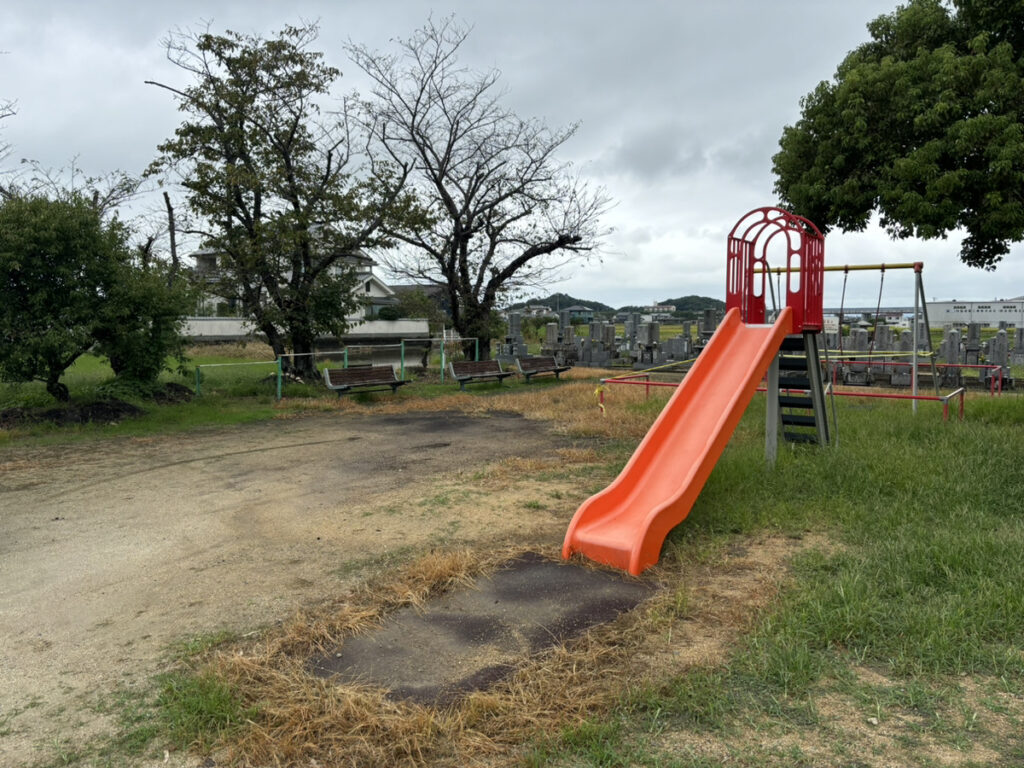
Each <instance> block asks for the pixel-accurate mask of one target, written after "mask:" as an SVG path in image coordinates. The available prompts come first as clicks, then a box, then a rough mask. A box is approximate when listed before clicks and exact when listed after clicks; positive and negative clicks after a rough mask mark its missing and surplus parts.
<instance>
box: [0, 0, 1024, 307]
mask: <svg viewBox="0 0 1024 768" xmlns="http://www.w3.org/2000/svg"><path fill="white" fill-rule="evenodd" d="M896 4H897V2H896V0H856V2H848V1H845V0H777V1H776V2H772V3H767V2H761V1H760V0H715V1H712V0H707V1H706V2H697V1H696V0H671V1H670V0H663V1H662V0H629V2H626V0H615V1H613V0H545V1H544V2H541V1H539V0H517V1H516V2H488V1H486V0H475V1H471V0H448V1H447V2H420V1H418V0H337V1H336V2H307V1H306V0H294V1H293V2H290V3H279V2H259V1H258V0H251V1H250V2H229V1H227V0H208V1H207V2H194V1H193V0H178V1H177V2H173V3H146V2H141V1H140V0H134V1H133V2H126V1H122V0H106V1H103V0H90V2H81V1H80V0H74V1H69V2H58V1H55V0H44V1H43V2H39V0H36V1H35V2H23V1H22V0H13V1H12V0H7V2H5V3H4V8H3V13H2V14H0V51H3V52H4V55H2V56H0V100H3V99H10V100H14V101H15V102H16V105H17V114H16V115H15V116H14V117H11V118H8V119H7V120H6V121H4V123H3V124H2V129H3V132H2V134H0V138H2V139H3V141H6V142H7V143H9V144H11V145H12V148H13V151H12V154H11V156H10V157H9V158H8V160H7V163H6V164H7V165H8V166H11V165H15V164H17V162H18V160H19V159H20V158H31V159H34V160H37V161H39V162H41V163H42V164H43V165H44V166H49V167H59V166H63V165H66V164H67V162H68V160H69V159H70V158H72V157H77V158H78V164H79V165H80V166H81V167H82V169H83V170H84V171H86V172H88V173H102V172H106V171H110V170H114V169H121V170H124V171H128V172H131V173H140V172H141V171H142V170H143V169H144V168H145V167H146V165H147V164H148V163H149V162H150V161H151V160H152V159H153V157H154V154H155V148H156V146H157V144H158V143H160V142H161V141H162V140H164V139H165V138H167V137H169V136H170V135H171V134H172V133H173V131H174V129H175V127H176V126H177V125H178V123H179V116H178V114H177V112H176V110H175V105H174V103H173V102H172V100H171V98H170V96H169V94H167V93H166V92H165V91H162V90H160V89H158V88H154V87H152V86H147V85H145V84H144V83H143V81H144V80H147V79H155V80H161V81H164V82H174V81H175V79H176V78H179V75H178V73H177V72H176V70H175V68H174V67H173V66H172V65H171V64H170V63H168V62H167V60H166V58H165V56H164V49H163V47H162V45H161V40H162V39H163V38H164V37H165V36H166V35H167V33H168V31H169V30H171V29H173V28H176V27H178V28H188V27H192V28H198V27H200V26H202V25H203V23H204V22H205V21H209V22H212V29H213V30H214V31H223V30H224V29H233V30H236V31H239V32H253V33H258V34H264V35H270V34H273V33H274V32H276V31H277V30H279V29H280V28H281V27H282V26H283V25H285V24H288V23H297V22H299V21H301V20H319V23H320V27H321V35H320V40H319V47H320V49H321V50H323V51H324V52H325V53H326V54H327V57H328V60H329V61H330V63H332V64H334V65H336V66H338V67H339V68H340V69H341V70H342V72H343V75H344V76H343V77H342V79H341V80H340V81H339V84H338V95H342V94H343V93H345V92H347V91H349V90H352V89H353V88H359V87H360V85H361V81H360V79H359V77H358V73H357V72H356V71H355V68H354V66H352V65H351V63H350V62H348V61H347V59H346V58H345V55H344V51H343V45H344V43H345V42H346V41H348V40H349V39H351V40H353V41H355V42H358V43H365V44H366V45H368V46H370V47H371V48H376V49H387V48H388V46H389V39H390V38H392V37H394V36H401V37H405V36H408V35H409V34H410V33H411V32H412V31H413V30H414V29H416V28H417V27H419V26H421V25H422V24H423V22H424V21H425V20H426V19H427V17H428V15H430V14H431V13H433V15H434V16H435V17H440V16H444V15H447V14H449V13H455V14H456V16H457V17H458V18H459V19H461V20H462V21H463V22H465V23H467V24H469V25H471V26H472V27H473V32H472V34H471V36H470V39H469V40H468V42H467V45H466V46H465V48H464V49H463V54H462V61H463V63H465V64H467V65H469V66H471V67H474V68H491V67H497V68H498V69H500V70H501V72H502V81H503V83H504V85H505V86H506V88H507V89H508V96H507V98H508V100H509V104H510V105H511V106H513V107H514V108H515V109H516V110H517V111H518V112H519V113H520V115H521V116H523V117H538V118H542V119H543V120H545V121H546V122H547V123H548V124H549V125H550V126H561V125H566V124H568V123H571V122H574V121H580V123H581V125H580V129H579V132H578V134H577V135H576V136H575V137H574V138H573V140H572V141H571V142H570V143H569V144H567V145H566V147H565V152H564V154H563V158H564V159H566V160H571V161H572V162H573V163H575V164H576V165H577V166H578V167H579V168H581V169H582V171H583V173H584V174H585V176H586V177H587V178H588V179H590V180H591V181H592V183H594V184H596V185H600V186H603V187H604V188H605V189H606V190H607V192H608V194H609V195H610V197H611V198H612V199H613V200H614V201H615V204H616V205H615V208H614V209H613V210H612V211H611V212H610V213H609V214H608V217H607V224H608V225H610V226H612V227H614V229H615V232H614V234H613V235H612V236H611V237H609V238H608V240H607V241H606V243H605V248H604V256H603V258H602V260H601V261H600V262H592V263H590V264H589V265H582V266H580V267H579V268H578V269H576V270H575V272H573V273H572V275H571V276H570V278H569V279H568V280H566V281H564V282H562V283H559V284H557V285H553V286H551V288H552V290H553V291H554V290H560V291H564V292H566V293H570V294H572V295H574V296H579V297H582V298H585V299H592V300H597V301H601V302H604V303H607V304H611V305H613V306H621V305H624V304H646V303H650V302H654V301H659V300H662V299H665V298H669V297H677V296H683V295H687V294H700V295H706V296H714V297H718V298H724V293H725V287H724V286H725V238H726V235H727V234H728V232H729V230H730V229H731V228H732V226H733V224H734V223H735V222H736V221H737V219H739V218H740V217H741V216H742V215H743V214H745V213H746V212H747V211H749V210H751V209H753V208H757V207H760V206H764V205H773V204H774V203H775V197H774V195H773V193H772V185H773V177H772V174H771V156H772V154H774V153H775V151H776V150H777V146H778V139H779V136H780V135H781V132H782V129H783V126H785V125H787V124H792V123H793V122H795V121H796V119H797V118H798V116H799V101H800V98H801V97H802V96H803V95H805V94H806V93H807V92H808V91H810V90H811V89H812V88H813V87H814V86H815V85H816V84H817V83H818V82H819V81H820V80H823V79H829V78H830V77H831V76H832V74H833V73H834V72H835V68H836V65H837V64H838V63H839V62H840V61H841V60H842V58H843V57H844V56H845V54H846V53H847V52H848V51H850V50H851V49H852V48H854V47H855V46H856V45H858V44H859V43H861V42H863V41H864V40H866V39H867V31H866V29H865V25H866V24H867V22H868V21H870V20H871V19H872V18H874V17H876V16H878V15H880V14H882V13H888V12H891V11H892V10H893V9H894V8H895V6H896ZM958 250H959V245H958V239H955V238H950V239H949V240H945V241H931V242H919V241H914V240H909V241H891V240H889V239H888V238H887V237H886V236H885V235H884V233H882V232H880V231H879V230H877V229H872V230H871V231H868V232H865V233H854V234H844V233H841V232H834V233H830V234H829V236H828V238H827V240H826V261H827V263H829V264H838V265H842V264H872V263H879V262H889V263H894V262H907V261H923V262H925V272H924V285H925V291H926V293H927V296H928V298H929V300H931V299H932V298H937V299H940V300H944V299H954V298H956V299H961V300H964V299H978V300H990V299H995V298H1010V297H1015V296H1020V295H1022V294H1024V248H1022V247H1021V246H1020V245H1018V246H1015V247H1014V248H1013V250H1012V251H1011V253H1010V254H1009V256H1007V257H1006V258H1005V259H1004V261H1003V262H1002V264H1001V265H1000V266H999V268H998V269H997V270H996V271H995V272H994V273H993V272H984V271H981V270H974V269H968V268H967V267H964V266H962V265H961V263H960V261H959V258H958V257H957V252H958ZM841 288H842V277H841V275H829V276H827V277H826V303H831V304H838V302H839V292H840V290H841ZM912 288H913V281H912V277H911V274H910V273H909V272H904V273H895V272H891V273H889V275H888V276H887V279H886V281H885V291H884V295H883V304H889V305H898V304H906V305H909V304H911V303H912V302H913V293H912ZM878 290H879V280H878V276H877V274H875V273H873V272H857V273H851V277H850V281H849V285H848V287H847V299H846V302H847V305H848V306H849V305H850V304H851V303H854V304H856V303H858V302H859V303H862V304H868V305H871V306H874V303H875V301H876V299H877V295H878Z"/></svg>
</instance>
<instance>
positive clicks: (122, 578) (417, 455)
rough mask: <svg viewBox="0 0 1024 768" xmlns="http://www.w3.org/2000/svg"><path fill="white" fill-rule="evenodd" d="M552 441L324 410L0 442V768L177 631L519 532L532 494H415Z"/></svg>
mask: <svg viewBox="0 0 1024 768" xmlns="http://www.w3.org/2000/svg"><path fill="white" fill-rule="evenodd" d="M566 445H567V441H566V439H565V438H561V437H558V436H555V435H553V434H551V433H548V432H547V431H545V430H544V429H543V428H541V427H538V425H537V424H536V423H529V422H526V421H525V420H523V419H522V418H521V417H519V416H515V415H503V414H491V415H489V416H487V417H470V416H466V415H463V414H458V413H432V414H411V415H401V416H375V417H365V416H353V415H340V414H325V415H320V416H315V417H304V418H298V419H291V420H277V421H273V422H267V423H262V424H256V425H248V426H243V427H237V428H230V429H222V430H211V431H204V432H199V433H192V434H188V435H176V436H167V437H157V438H147V439H125V440H117V441H111V442H95V443H83V444H80V445H75V446H72V447H66V446H65V447H54V448H33V449H28V450H25V449H20V450H19V449H17V448H12V449H8V450H7V451H5V452H3V453H0V766H15V765H25V764H30V763H32V762H34V761H37V760H40V759H48V758H49V757H51V756H52V755H53V751H54V748H55V745H58V744H61V743H64V742H71V743H72V744H73V743H74V742H76V741H81V740H83V739H85V738H87V737H88V736H89V735H90V733H92V732H93V731H95V729H96V728H97V727H99V726H101V725H102V724H103V719H102V717H101V716H99V715H96V714H95V713H91V712H90V711H89V710H88V705H89V703H90V702H91V701H92V700H93V699H94V698H95V697H96V695H97V694H98V693H99V694H102V693H103V692H106V691H111V690H113V689H114V688H115V687H117V686H118V685H132V684H134V683H135V682H136V681H139V682H141V681H144V680H145V679H146V678H148V676H149V675H151V674H152V673H153V672H154V671H155V670H157V669H158V668H159V666H160V664H161V660H162V659H163V658H164V657H165V655H166V652H167V648H168V645H169V644H171V643H173V642H174V641H176V640H181V639H182V638H187V637H189V636H193V635H196V634H197V633H209V632H213V631H216V630H220V629H229V630H249V629H253V628H255V627H258V626H260V625H264V624H266V623H268V622H272V621H274V620H277V619H279V618H282V617H284V616H287V615H288V614H290V613H291V612H293V611H294V610H295V608H296V607H298V606H301V605H303V604H306V603H312V602H316V601H320V600H323V599H325V598H327V597H329V596H331V595H333V594H337V592H338V591H339V590H340V588H341V587H342V586H344V583H345V579H346V574H347V573H350V572H351V567H352V564H353V563H360V562H368V561H372V560H373V559H375V558H378V557H380V556H382V555H386V554H387V553H388V552H389V551H394V550H396V549H400V548H404V547H422V546H428V545H430V544H432V543H441V542H444V541H448V540H450V537H451V536H452V534H453V532H455V531H458V535H459V537H460V538H461V537H466V538H469V539H473V538H480V537H482V536H485V535H487V534H488V532H493V533H494V535H496V536H498V535H504V536H508V535H510V534H513V533H515V532H516V531H517V530H529V529H531V527H534V526H536V525H537V524H538V522H539V521H540V520H541V519H542V518H543V516H544V514H545V512H544V511H543V510H540V511H538V510H531V509H530V508H526V509H524V508H522V507H519V508H516V509H515V510H513V509H512V508H510V507H509V505H508V504H503V503H495V504H487V505H483V506H484V507H485V508H480V506H481V505H479V504H477V506H476V508H475V509H474V514H472V515H467V514H465V513H466V510H465V509H459V507H458V505H452V506H451V507H449V506H448V505H446V504H445V503H444V499H440V500H438V502H437V503H434V504H425V503H424V502H423V499H424V498H425V497H426V496H427V495H429V492H430V489H431V488H432V487H433V486H434V485H435V484H436V483H438V482H439V481H440V480H441V479H442V478H443V477H445V476H446V474H447V473H451V472H453V471H456V470H459V471H462V472H465V471H466V470H467V469H471V468H474V467H482V466H484V465H485V464H487V463H488V462H492V461H494V460H497V459H502V458H506V457H510V456H530V457H535V456H542V455H550V454H553V453H554V451H555V450H556V449H557V448H559V447H564V446H566ZM547 514H548V516H549V517H550V513H547ZM548 523H549V524H550V519H549V520H548Z"/></svg>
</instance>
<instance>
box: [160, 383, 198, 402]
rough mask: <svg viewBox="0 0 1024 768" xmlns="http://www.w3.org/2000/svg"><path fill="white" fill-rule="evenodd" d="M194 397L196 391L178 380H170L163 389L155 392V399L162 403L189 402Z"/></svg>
mask: <svg viewBox="0 0 1024 768" xmlns="http://www.w3.org/2000/svg"><path fill="white" fill-rule="evenodd" d="M193 397H195V393H194V392H192V390H191V389H189V388H188V387H186V386H185V385H184V384H179V383H178V382H176V381H168V382H167V383H166V384H164V388H163V389H162V390H157V391H156V392H154V393H153V401H154V402H156V403H161V404H165V403H187V402H189V401H190V400H191V399H192V398H193Z"/></svg>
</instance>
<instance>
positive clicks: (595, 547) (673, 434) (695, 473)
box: [562, 307, 791, 576]
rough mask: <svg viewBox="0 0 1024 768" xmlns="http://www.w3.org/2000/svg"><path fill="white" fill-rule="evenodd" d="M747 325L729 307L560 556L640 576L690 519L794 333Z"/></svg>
mask: <svg viewBox="0 0 1024 768" xmlns="http://www.w3.org/2000/svg"><path fill="white" fill-rule="evenodd" d="M790 318H791V310H790V309H789V307H786V308H785V309H783V310H782V313H781V314H780V315H779V319H778V320H777V321H776V322H775V324H774V325H746V324H744V323H743V322H742V321H741V320H740V312H739V310H738V309H731V310H729V312H728V313H727V314H726V316H725V319H724V320H723V321H722V324H721V325H720V326H719V327H718V330H716V331H715V334H714V336H712V337H711V339H710V341H708V345H707V347H705V348H704V351H703V352H701V353H700V356H699V357H698V358H697V360H696V362H695V363H694V364H693V367H692V368H691V369H690V371H689V372H688V373H687V374H686V378H684V379H683V382H682V384H681V385H680V386H679V388H678V389H677V390H676V391H675V393H674V394H673V395H672V397H671V399H669V401H668V403H667V404H666V405H665V408H664V409H663V410H662V412H661V414H660V415H659V416H658V418H657V420H655V422H654V424H653V425H652V426H651V428H650V430H649V431H648V432H647V435H646V436H645V437H644V439H643V440H642V441H641V442H640V445H639V446H638V447H637V449H636V451H635V452H634V453H633V456H632V457H631V458H630V460H629V462H628V463H627V464H626V466H625V468H623V470H622V472H620V473H619V476H618V477H617V478H615V480H614V481H613V482H612V484H611V485H609V486H608V487H607V488H605V489H604V490H603V491H601V492H600V493H597V494H595V495H594V496H591V497H590V498H589V499H587V500H586V501H585V502H583V504H582V506H580V508H579V509H578V510H577V511H576V514H575V515H574V516H573V518H572V522H571V523H570V524H569V530H568V532H567V533H566V534H565V543H564V544H563V545H562V557H563V558H568V557H569V556H570V555H572V553H574V552H581V553H582V554H584V555H586V556H587V557H589V558H590V559H591V560H595V561H597V562H599V563H605V564H607V565H612V566H614V567H616V568H621V569H623V570H626V571H629V572H630V573H631V574H633V575H634V576H638V575H639V574H640V573H641V572H642V571H644V570H645V569H647V568H649V567H650V566H652V565H654V564H655V563H656V562H658V557H659V556H660V554H661V545H662V544H663V543H664V541H665V537H666V536H667V535H668V532H669V531H671V530H672V528H674V527H675V526H676V525H678V524H679V523H681V522H682V521H683V520H684V519H685V518H686V516H687V515H688V514H689V513H690V508H691V507H692V506H693V503H694V501H696V499H697V495H698V494H699V493H700V491H701V489H702V488H703V487H704V483H705V482H706V481H707V479H708V476H709V475H710V474H711V470H712V468H714V466H715V462H717V461H718V459H719V457H720V456H721V455H722V451H723V450H725V445H726V443H728V442H729V438H730V437H732V433H733V431H734V430H735V429H736V425H737V424H738V423H739V421H740V417H741V416H742V415H743V412H744V411H745V410H746V408H747V405H748V404H749V403H750V400H751V398H753V396H754V392H756V391H757V386H758V384H759V383H760V381H761V378H762V377H763V376H764V374H765V372H766V371H767V370H768V368H769V366H770V365H771V363H772V359H773V358H774V357H775V355H776V353H777V352H778V351H779V347H780V346H781V345H782V340H783V338H785V337H786V335H787V334H789V333H790V331H791V319H790Z"/></svg>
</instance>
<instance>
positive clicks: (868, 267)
mask: <svg viewBox="0 0 1024 768" xmlns="http://www.w3.org/2000/svg"><path fill="white" fill-rule="evenodd" d="M822 269H824V270H825V271H826V272H867V271H874V270H878V271H881V272H885V271H886V270H887V269H912V270H914V271H915V272H921V271H923V270H924V262H923V261H914V262H906V263H902V264H846V265H843V266H831V267H823V268H822ZM762 271H764V270H762V269H761V268H760V267H755V268H754V274H759V273H761V272H762ZM767 271H768V272H770V273H772V274H773V275H784V274H786V273H787V272H789V271H790V270H789V269H787V268H786V267H769V268H768V270H767Z"/></svg>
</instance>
